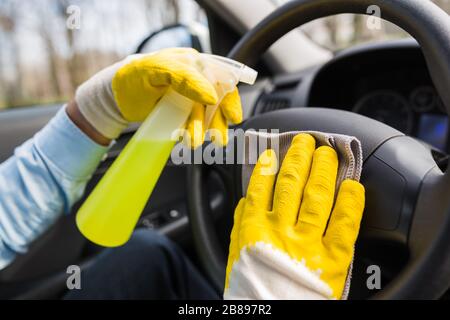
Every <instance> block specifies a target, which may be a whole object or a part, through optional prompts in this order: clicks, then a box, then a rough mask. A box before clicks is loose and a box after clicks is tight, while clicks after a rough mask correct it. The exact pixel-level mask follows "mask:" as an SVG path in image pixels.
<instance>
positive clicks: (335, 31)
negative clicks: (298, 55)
mask: <svg viewBox="0 0 450 320" xmlns="http://www.w3.org/2000/svg"><path fill="white" fill-rule="evenodd" d="M272 1H273V2H274V3H275V4H276V5H277V6H281V5H283V4H285V3H286V2H289V1H291V0H272ZM424 1H425V0H424ZM431 1H432V2H434V3H436V4H437V5H438V6H439V7H441V8H442V9H444V10H445V11H446V12H447V13H450V0H431ZM368 9H369V10H370V11H369V12H370V13H372V14H374V15H377V16H380V15H379V10H377V8H368ZM381 16H382V12H381ZM302 30H303V31H304V33H305V34H306V35H307V36H308V37H309V38H310V39H311V40H312V41H314V42H315V43H316V44H318V45H320V46H322V47H325V48H327V49H330V50H332V51H338V50H342V49H345V48H347V47H351V46H353V45H357V44H361V43H366V42H374V41H384V40H392V39H401V38H407V37H409V35H408V34H407V33H406V32H404V31H403V30H402V29H400V28H398V27H397V26H395V25H393V24H392V23H390V22H387V21H384V20H380V19H373V18H372V17H369V16H364V15H354V14H341V15H336V16H332V17H328V18H323V19H319V20H316V21H313V22H311V23H308V24H307V25H305V26H303V27H302Z"/></svg>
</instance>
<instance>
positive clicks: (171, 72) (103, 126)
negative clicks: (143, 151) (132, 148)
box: [76, 48, 242, 147]
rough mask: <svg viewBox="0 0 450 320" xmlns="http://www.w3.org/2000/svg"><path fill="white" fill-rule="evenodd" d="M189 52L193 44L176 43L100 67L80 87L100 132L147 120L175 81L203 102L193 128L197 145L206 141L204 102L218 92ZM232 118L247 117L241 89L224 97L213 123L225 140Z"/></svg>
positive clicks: (110, 133)
mask: <svg viewBox="0 0 450 320" xmlns="http://www.w3.org/2000/svg"><path fill="white" fill-rule="evenodd" d="M189 52H192V53H196V51H195V50H194V49H190V48H174V49H165V50H161V51H158V52H156V53H152V54H146V55H133V56H130V57H128V58H127V59H125V60H124V61H121V62H119V63H117V64H115V65H113V66H111V67H109V68H107V69H105V70H103V71H101V72H99V73H98V74H97V75H95V76H94V77H93V78H91V79H90V80H88V81H87V82H86V83H85V84H83V85H82V86H80V88H79V89H78V90H77V94H76V101H77V104H78V106H79V108H80V111H81V113H82V114H83V115H84V116H85V118H86V119H87V120H88V121H89V122H90V123H91V125H93V127H94V128H96V129H97V130H98V131H99V132H100V133H102V134H103V135H104V136H106V137H108V138H111V139H114V138H116V137H117V136H118V135H119V134H120V132H121V131H122V130H123V129H124V128H125V127H126V126H127V125H128V122H141V121H143V120H144V119H145V118H146V117H147V115H148V114H149V113H150V112H151V111H152V110H153V108H154V107H155V105H156V104H157V102H158V101H159V100H160V99H161V97H162V96H163V95H164V94H165V92H166V91H167V89H168V88H169V87H171V88H173V89H174V90H175V91H177V92H178V93H180V94H181V95H184V96H186V97H188V98H190V99H191V100H193V101H196V102H197V104H196V105H195V106H194V110H193V112H192V115H191V117H190V119H189V120H188V124H187V129H188V131H189V133H190V139H191V141H189V142H190V144H191V146H192V147H197V146H199V145H201V144H202V143H203V141H204V133H205V131H206V128H204V113H205V108H204V105H214V104H216V103H217V99H218V98H217V94H216V91H215V89H214V87H213V85H212V84H211V83H210V82H209V81H208V80H207V79H206V78H205V77H204V76H203V75H202V74H201V73H199V72H198V71H197V70H196V69H195V68H194V67H193V66H192V61H189V59H188V58H186V56H187V55H186V53H189ZM228 121H229V122H232V123H239V122H241V121H242V107H241V101H240V98H239V93H238V91H237V89H236V91H235V92H233V93H231V94H229V95H228V96H226V97H225V98H224V99H223V100H222V102H221V105H220V108H219V110H218V112H217V113H216V116H215V117H214V121H212V123H211V126H210V127H211V128H212V129H216V130H217V131H218V132H220V133H221V134H223V136H224V138H223V139H216V142H218V143H220V144H226V142H227V141H228V139H227V128H228ZM194 129H195V130H197V131H196V132H194ZM208 129H209V128H208Z"/></svg>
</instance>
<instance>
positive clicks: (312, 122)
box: [188, 0, 450, 299]
mask: <svg viewBox="0 0 450 320" xmlns="http://www.w3.org/2000/svg"><path fill="white" fill-rule="evenodd" d="M373 5H376V6H378V7H379V8H380V9H381V14H382V18H383V19H386V20H388V21H390V22H392V23H394V24H396V25H397V26H399V27H401V28H402V29H404V30H405V31H407V32H408V33H409V34H410V35H412V36H413V37H414V38H415V39H416V40H417V41H418V43H419V44H420V46H421V48H422V51H423V54H424V56H425V59H426V62H427V66H428V69H429V72H430V74H431V77H432V80H433V83H434V85H435V86H436V88H437V91H438V92H439V94H440V96H441V98H442V100H443V101H444V104H445V107H446V111H447V114H448V115H450V19H449V16H448V15H447V14H446V13H445V12H444V11H442V10H441V9H440V8H439V7H437V6H436V5H435V4H433V3H432V2H430V1H423V0H395V1H392V0H297V1H292V2H290V3H288V4H286V5H284V6H282V7H280V8H279V9H278V10H276V11H274V12H273V13H272V14H271V15H269V16H268V17H267V18H265V19H264V20H263V21H262V22H260V23H259V24H258V25H257V26H256V27H255V28H253V29H252V30H251V31H249V32H248V33H247V34H246V35H245V36H244V37H243V38H242V39H241V40H240V42H239V43H238V44H237V45H236V46H235V47H234V48H233V50H232V51H231V53H230V54H229V57H230V58H232V59H235V60H238V61H241V62H243V63H245V64H249V65H253V63H254V62H255V61H256V59H257V58H259V57H260V56H261V55H262V54H263V53H264V52H265V51H266V50H267V49H268V48H269V47H270V46H271V45H272V44H273V43H274V42H276V41H277V40H278V39H279V38H281V37H282V36H283V35H285V34H286V33H287V32H289V31H291V30H293V29H294V28H297V27H299V26H301V25H303V24H305V23H307V22H310V21H312V20H315V19H318V18H322V17H326V16H330V15H335V14H341V13H353V14H368V13H367V10H368V8H369V7H370V6H373ZM241 127H242V128H243V129H244V130H246V129H249V128H253V129H256V130H257V129H272V128H276V129H279V130H280V132H286V131H291V130H318V131H324V132H332V133H340V134H346V135H352V136H355V137H357V138H358V139H359V140H360V141H361V143H362V146H363V154H364V167H363V177H362V183H363V184H364V185H365V187H366V198H367V203H366V209H365V213H364V219H363V224H362V227H361V232H360V236H359V240H358V242H359V241H363V240H362V239H371V241H373V242H374V243H375V244H376V243H380V244H381V243H395V244H396V246H398V247H399V248H402V250H406V251H407V258H406V260H405V263H404V265H403V267H402V268H401V270H400V271H399V272H398V273H397V274H396V275H395V277H394V278H393V279H392V280H391V281H390V282H389V284H388V285H386V286H384V287H383V288H382V289H381V290H380V291H378V292H377V293H376V294H375V295H374V296H373V298H377V299H413V298H414V299H433V298H439V297H440V296H442V294H443V293H444V292H445V291H446V290H447V289H448V288H450V173H449V172H448V170H446V168H439V166H438V165H437V164H436V161H435V159H434V158H433V151H432V149H431V147H429V146H427V145H425V144H423V143H421V142H420V141H418V140H416V139H414V138H411V137H408V136H405V135H404V134H402V133H401V132H399V131H397V130H395V129H393V128H391V127H389V126H387V125H385V124H383V123H380V122H378V121H376V120H372V119H369V118H367V117H364V116H361V115H358V114H354V113H351V112H347V111H341V110H334V109H322V108H296V109H287V110H282V111H275V112H271V113H266V114H263V115H260V116H256V117H253V118H250V119H248V120H247V121H246V122H245V123H243V124H242V125H241ZM205 169H206V168H205V165H192V166H190V167H189V169H188V184H189V187H188V190H189V193H188V204H189V214H190V222H191V226H192V231H193V236H194V242H195V245H196V249H197V252H198V254H199V256H200V260H201V263H202V265H203V267H204V269H205V270H206V272H207V274H208V276H209V277H210V278H211V280H212V281H213V283H214V284H215V286H216V287H217V288H218V289H222V288H223V283H224V278H225V263H226V253H225V250H224V249H223V246H221V245H220V243H219V239H218V236H217V232H216V230H215V227H214V223H213V221H212V218H211V213H210V212H209V211H210V209H209V203H208V198H207V191H208V190H207V188H206V187H205V184H204V179H205ZM231 178H232V179H234V182H233V188H234V190H233V191H234V193H235V195H236V196H235V199H233V200H232V201H236V199H239V198H240V197H241V196H242V190H241V189H242V187H241V167H240V166H238V165H233V170H232V177H231ZM356 255H358V250H356ZM381 271H382V270H381Z"/></svg>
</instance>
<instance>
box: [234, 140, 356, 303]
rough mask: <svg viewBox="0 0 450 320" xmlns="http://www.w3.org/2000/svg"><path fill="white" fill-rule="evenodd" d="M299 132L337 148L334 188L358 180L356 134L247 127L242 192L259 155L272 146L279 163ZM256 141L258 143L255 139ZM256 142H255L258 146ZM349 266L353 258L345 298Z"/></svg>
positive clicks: (319, 142)
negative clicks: (261, 129)
mask: <svg viewBox="0 0 450 320" xmlns="http://www.w3.org/2000/svg"><path fill="white" fill-rule="evenodd" d="M299 133H309V134H310V135H312V136H313V137H314V138H315V139H316V146H317V147H319V146H329V147H332V148H334V149H335V150H336V152H337V154H338V159H339V166H338V175H337V180H336V190H338V189H339V187H340V185H341V183H342V181H344V180H345V179H353V180H356V181H359V179H360V178H361V170H362V164H363V156H362V148H361V143H360V141H359V140H358V139H357V138H355V137H351V136H346V135H341V134H333V133H323V132H317V131H291V132H286V133H267V132H256V131H247V132H246V133H245V148H244V160H243V164H242V190H243V193H244V196H245V194H246V193H247V188H248V184H249V181H250V177H251V175H252V172H253V169H254V167H255V164H256V160H257V159H258V157H259V155H260V154H261V153H262V152H264V150H266V149H269V148H271V149H274V150H275V152H276V153H277V155H278V160H279V163H280V164H281V163H282V162H283V159H284V157H285V155H286V153H287V151H288V149H289V147H290V145H291V142H292V139H293V138H294V137H295V136H296V135H297V134H299ZM256 141H257V143H255V142H256ZM255 146H258V148H256V147H255ZM352 266H353V262H352V264H350V268H349V270H348V275H347V281H346V284H345V287H344V292H343V294H342V299H347V297H348V293H349V289H350V280H351V274H352Z"/></svg>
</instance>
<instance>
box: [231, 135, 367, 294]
mask: <svg viewBox="0 0 450 320" xmlns="http://www.w3.org/2000/svg"><path fill="white" fill-rule="evenodd" d="M277 166H278V164H277V158H276V155H275V152H274V151H273V150H266V151H265V152H264V153H262V154H261V156H260V158H259V159H258V163H257V165H256V166H255V169H254V171H253V174H252V177H251V179H250V183H249V187H248V191H247V196H246V198H242V199H241V200H240V202H239V204H238V206H237V208H236V211H235V216H234V227H233V230H232V233H231V243H230V253H229V259H228V265H227V271H226V283H225V294H224V297H225V298H241V299H242V298H251V299H261V298H267V299H320V298H326V299H332V298H334V299H340V298H341V296H342V293H343V289H344V285H345V282H346V278H347V274H348V269H349V266H350V263H351V261H352V258H353V250H354V249H353V248H354V244H355V241H356V238H357V236H358V232H359V225H360V221H361V217H362V213H363V210H364V187H363V186H362V185H361V184H360V183H358V182H356V181H352V180H346V181H344V182H343V183H342V184H341V187H340V190H339V192H338V196H337V198H336V201H334V199H335V185H336V175H337V168H338V158H337V155H336V152H335V151H334V150H333V149H332V148H330V147H319V148H318V149H316V146H315V140H314V138H313V137H312V136H311V135H308V134H299V135H298V136H296V137H295V138H294V139H293V142H292V145H291V147H290V149H289V150H288V152H287V154H286V157H285V159H284V161H283V164H282V166H281V169H280V171H279V174H278V176H276V171H277V170H276V168H277Z"/></svg>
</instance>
